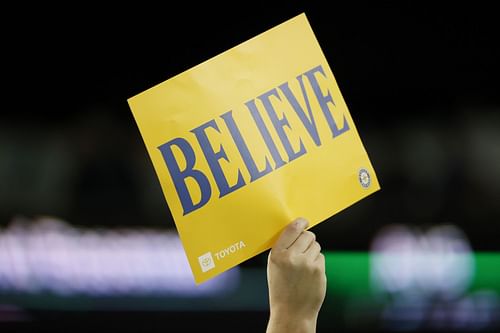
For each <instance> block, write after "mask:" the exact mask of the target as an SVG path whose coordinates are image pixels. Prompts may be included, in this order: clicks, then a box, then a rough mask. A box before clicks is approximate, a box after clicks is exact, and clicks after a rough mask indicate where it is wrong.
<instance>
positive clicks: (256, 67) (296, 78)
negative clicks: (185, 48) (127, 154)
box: [128, 14, 379, 283]
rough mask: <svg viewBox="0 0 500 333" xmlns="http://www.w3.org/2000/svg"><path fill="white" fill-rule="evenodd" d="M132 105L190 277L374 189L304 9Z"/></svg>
mask: <svg viewBox="0 0 500 333" xmlns="http://www.w3.org/2000/svg"><path fill="white" fill-rule="evenodd" d="M128 103H129V106H130V109H131V110H132V113H133V115H134V118H135V120H136V122H137V125H138V128H139V130H140V133H141V135H142V137H143V139H144V143H145V145H146V148H147V150H148V153H149V156H150V157H151V159H152V162H153V165H154V168H155V171H156V173H157V175H158V178H159V181H160V183H161V187H162V190H163V192H164V195H165V199H166V201H167V203H168V206H169V208H170V211H171V213H172V216H173V218H174V221H175V224H176V227H177V230H178V233H179V237H180V238H181V241H182V243H183V245H184V248H185V251H186V254H187V258H188V261H189V264H190V266H191V269H192V271H193V275H194V279H195V282H196V283H201V282H204V281H206V280H207V279H209V278H212V277H214V276H216V275H218V274H220V273H222V272H224V271H226V270H228V269H230V268H232V267H234V266H236V265H238V264H240V263H242V262H243V261H245V260H247V259H249V258H251V257H253V256H255V255H257V254H260V253H262V252H263V251H265V250H267V249H269V248H270V247H271V246H272V245H273V244H274V242H275V241H276V239H277V236H278V235H279V233H280V232H281V231H282V230H283V228H284V226H285V225H286V224H288V223H290V222H291V221H292V220H293V219H295V218H297V217H301V216H302V217H305V218H307V219H308V220H309V222H310V226H311V227H312V226H314V225H316V224H318V223H320V222H322V221H324V220H326V219H327V218H329V217H330V216H332V215H334V214H336V213H338V212H339V211H341V210H342V209H345V208H346V207H348V206H350V205H352V204H353V203H355V202H357V201H358V200H361V199H362V198H364V197H366V196H368V195H369V194H371V193H373V192H375V191H377V190H379V184H378V181H377V177H376V175H375V171H374V170H373V168H372V165H371V163H370V160H369V158H368V156H367V153H366V151H365V149H364V147H363V144H362V142H361V140H360V137H359V135H358V132H357V130H356V127H355V125H354V121H353V119H352V118H351V115H350V113H349V111H348V108H347V106H346V104H345V102H344V99H343V98H342V95H341V93H340V90H339V88H338V86H337V83H336V81H335V78H334V76H333V73H332V71H331V69H330V67H329V65H328V62H327V60H326V59H325V56H324V55H323V52H322V51H321V48H320V45H319V44H318V41H317V39H316V38H315V36H314V33H313V31H312V29H311V27H310V25H309V22H308V20H307V18H306V16H305V14H300V15H298V16H296V17H294V18H292V19H290V20H288V21H286V22H284V23H282V24H280V25H278V26H276V27H274V28H272V29H270V30H268V31H266V32H264V33H262V34H260V35H258V36H256V37H254V38H252V39H250V40H248V41H246V42H244V43H242V44H240V45H238V46H236V47H234V48H231V49H229V50H227V51H225V52H223V53H221V54H219V55H217V56H215V57H213V58H212V59H209V60H207V61H205V62H203V63H201V64H199V65H197V66H195V67H193V68H191V69H189V70H187V71H185V72H183V73H181V74H179V75H177V76H175V77H172V78H170V79H168V80H166V81H164V82H162V83H160V84H158V85H156V86H154V87H152V88H150V89H148V90H146V91H144V92H142V93H140V94H138V95H136V96H134V97H131V98H129V99H128Z"/></svg>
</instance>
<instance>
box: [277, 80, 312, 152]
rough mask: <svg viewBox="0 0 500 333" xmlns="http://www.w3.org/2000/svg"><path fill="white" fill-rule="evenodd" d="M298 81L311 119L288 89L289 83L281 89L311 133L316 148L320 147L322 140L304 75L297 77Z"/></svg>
mask: <svg viewBox="0 0 500 333" xmlns="http://www.w3.org/2000/svg"><path fill="white" fill-rule="evenodd" d="M297 80H298V81H299V83H300V89H301V91H302V96H304V101H305V103H306V107H307V113H308V114H309V117H307V115H306V114H305V112H304V109H303V108H302V107H301V106H300V104H299V102H298V101H297V98H295V95H294V94H293V93H292V91H291V90H290V88H289V87H288V82H285V83H283V84H281V85H280V86H279V88H280V90H281V91H282V92H283V94H284V95H285V97H286V99H287V100H288V102H289V103H290V105H291V106H292V107H293V109H294V110H295V113H296V114H297V115H298V116H299V118H300V120H301V121H302V124H304V127H305V128H306V130H307V132H309V135H310V136H311V138H312V139H313V140H314V143H315V144H316V146H319V145H321V140H320V138H319V134H318V128H317V127H316V122H315V121H314V116H313V114H312V110H311V105H310V104H309V98H308V97H307V93H306V89H305V87H304V82H303V81H302V75H300V76H297Z"/></svg>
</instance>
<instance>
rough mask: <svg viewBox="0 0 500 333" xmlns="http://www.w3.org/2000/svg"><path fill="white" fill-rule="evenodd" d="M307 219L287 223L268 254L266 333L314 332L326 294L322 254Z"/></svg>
mask: <svg viewBox="0 0 500 333" xmlns="http://www.w3.org/2000/svg"><path fill="white" fill-rule="evenodd" d="M307 226H308V221H307V220H306V219H304V218H298V219H296V220H294V221H293V222H292V223H290V224H289V225H287V226H286V227H285V229H284V230H283V232H282V233H281V235H280V236H279V238H278V241H277V242H276V244H275V245H274V246H273V248H272V249H271V251H270V253H269V256H268V265H267V280H268V287H269V304H270V317H269V322H268V325H267V330H266V333H281V332H287V333H295V332H297V333H298V332H301V333H312V332H316V323H317V319H318V314H319V311H320V308H321V305H322V304H323V301H324V299H325V295H326V274H325V257H324V256H323V254H322V253H321V246H320V245H319V244H318V242H317V241H316V236H315V235H314V233H312V232H311V231H307V230H305V229H306V228H307Z"/></svg>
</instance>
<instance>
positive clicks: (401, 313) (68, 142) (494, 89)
mask: <svg viewBox="0 0 500 333" xmlns="http://www.w3.org/2000/svg"><path fill="white" fill-rule="evenodd" d="M4 9H5V10H4V16H5V17H7V18H10V20H4V21H3V23H1V24H2V59H3V60H2V81H3V92H4V93H3V94H2V95H3V97H2V102H3V103H2V111H1V113H0V331H1V332H10V331H14V330H16V331H30V332H31V331H33V332H39V331H47V332H55V331H64V332H66V331H72V332H76V331H80V330H81V331H89V330H90V331H94V332H111V331H112V332H169V331H176V332H178V331H189V330H194V329H198V328H201V329H205V330H214V331H219V332H222V331H228V332H229V331H246V330H249V331H253V332H264V331H265V326H266V323H267V319H268V299H267V284H266V274H265V265H266V259H267V257H266V256H267V253H264V254H262V255H260V256H257V257H255V258H252V259H251V260H248V261H247V262H245V263H243V264H241V265H239V266H238V267H235V268H234V269H232V270H230V271H228V272H226V273H224V274H222V275H220V276H218V277H217V278H215V279H213V280H211V281H209V282H207V283H206V284H203V285H201V286H198V287H196V286H195V285H194V282H193V279H192V276H191V273H190V270H189V267H188V264H187V261H186V258H185V256H184V253H183V250H182V245H181V244H180V242H179V239H178V238H177V233H176V229H175V225H174V223H173V220H172V217H171V215H170V212H169V210H168V207H167V205H166V203H165V201H164V197H163V194H162V192H161V188H160V185H159V182H158V180H157V178H156V174H155V172H154V169H153V166H152V163H151V162H150V159H149V156H148V155H147V152H146V149H145V146H144V143H143V141H142V138H141V136H140V133H139V130H138V128H137V126H136V123H135V121H134V119H133V117H132V113H131V111H130V109H129V107H128V104H127V98H129V97H132V96H134V95H136V94H138V93H140V92H142V91H144V90H146V89H148V88H150V87H152V86H153V85H156V84H158V83H160V82H163V81H165V80H166V79H168V78H170V77H172V76H174V75H176V74H179V73H181V72H183V71H184V70H187V69H189V68H190V67H192V66H194V65H197V64H199V63H200V62H203V61H205V60H207V59H209V58H211V57H213V56H215V55H217V54H219V53H221V52H223V51H225V50H227V49H229V48H231V47H233V46H236V45H238V44H239V43H241V42H244V41H246V40H247V39H249V38H251V37H254V36H255V35H257V34H260V33H262V32H264V31H266V30H267V29H269V28H272V27H274V26H275V25H277V24H279V23H282V22H283V21H285V20H287V19H289V18H291V17H293V16H295V15H298V14H300V13H302V12H305V13H306V15H307V17H308V19H309V21H310V24H311V26H312V28H313V30H314V31H315V33H316V37H317V39H318V41H319V43H320V45H321V46H322V48H323V51H324V53H325V55H326V57H327V60H328V61H329V63H330V66H331V68H332V71H333V73H334V74H335V77H336V80H337V82H338V83H339V86H340V89H341V91H342V93H343V96H344V98H345V100H346V102H347V105H348V107H349V109H350V112H351V115H352V117H353V119H354V121H355V123H356V126H357V129H358V132H359V134H360V136H361V138H362V140H363V142H364V144H365V148H366V150H367V152H368V154H369V156H370V158H371V161H372V163H373V166H374V168H375V170H376V171H377V175H378V178H379V181H380V183H381V187H382V190H381V191H379V192H377V193H375V194H374V195H372V196H370V197H368V198H366V199H364V200H362V201H360V202H358V203H356V204H355V205H353V206H351V207H349V208H348V209H346V210H344V211H342V212H341V213H339V214H338V215H335V216H333V217H331V218H329V219H328V220H327V221H325V222H323V223H321V224H319V225H317V226H316V227H314V229H313V231H315V232H316V234H317V238H318V240H319V242H320V243H321V244H322V246H323V249H324V252H325V255H326V258H327V275H328V293H327V298H326V301H325V304H324V306H323V308H322V312H321V314H320V318H319V322H318V332H330V331H374V332H381V331H388V332H399V331H405V332H423V331H446V332H448V331H459V332H470V331H495V330H499V329H500V241H499V239H500V225H499V222H500V94H499V91H500V89H499V88H500V46H499V45H500V43H499V40H500V38H499V36H500V34H499V33H500V24H499V21H498V15H497V13H498V12H497V10H496V9H494V8H493V6H485V5H484V3H481V2H474V3H466V4H465V5H460V4H458V3H455V2H450V3H448V6H444V5H443V6H441V7H436V5H435V4H434V3H427V4H424V3H421V2H410V1H401V2H399V1H397V2H396V1H381V2H376V3H370V5H367V4H366V3H365V4H361V3H353V4H350V5H347V4H345V3H344V2H335V1H331V2H328V3H324V2H318V3H315V2H312V1H311V2H300V1H299V2H294V3H291V2H290V3H286V4H281V5H277V4H273V3H270V2H267V3H264V4H258V3H255V2H252V3H238V4H236V3H234V4H227V5H216V4H215V3H212V2H209V3H200V4H194V3H189V4H187V3H186V4H178V3H176V4H175V6H174V5H173V4H170V3H163V4H161V5H158V6H156V5H155V6H153V5H148V4H144V3H141V4H140V5H139V4H137V3H133V4H131V5H127V6H126V5H124V4H120V5H119V6H118V5H117V7H110V8H106V7H103V6H102V5H99V6H97V5H96V6H91V5H90V4H89V3H83V4H74V5H73V6H70V5H69V4H64V5H62V6H52V7H51V5H49V4H47V3H43V4H33V5H27V4H26V6H25V7H23V8H14V6H12V7H11V8H10V9H7V8H4Z"/></svg>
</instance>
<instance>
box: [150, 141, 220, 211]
mask: <svg viewBox="0 0 500 333" xmlns="http://www.w3.org/2000/svg"><path fill="white" fill-rule="evenodd" d="M173 145H175V146H177V147H178V148H179V149H180V150H181V151H182V154H183V155H184V158H185V159H186V169H184V170H181V169H180V168H179V164H178V163H177V161H176V160H175V157H174V154H173V152H172V146H173ZM158 149H159V150H160V151H161V154H162V156H163V159H164V160H165V164H166V165H167V168H168V171H169V172H170V176H171V177H172V181H173V182H174V186H175V189H176V190H177V194H178V195H179V199H180V201H181V204H182V208H183V210H184V212H183V215H186V214H188V213H191V212H192V211H194V210H196V209H198V208H200V207H202V206H204V205H205V204H206V203H207V202H208V200H209V199H210V196H211V195H212V189H211V188H210V182H209V181H208V178H207V176H205V174H204V173H203V172H201V171H200V170H196V169H194V164H195V162H196V156H195V154H194V150H193V148H192V147H191V145H190V144H189V142H188V141H187V140H186V139H183V138H175V139H173V140H171V141H169V142H167V143H164V144H162V145H161V146H159V147H158ZM188 177H191V178H193V179H194V180H195V181H196V182H197V183H198V186H199V187H200V191H201V198H200V201H199V202H198V203H196V204H195V203H194V202H193V199H192V198H191V195H190V194H189V190H188V188H187V185H186V181H185V179H186V178H188Z"/></svg>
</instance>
